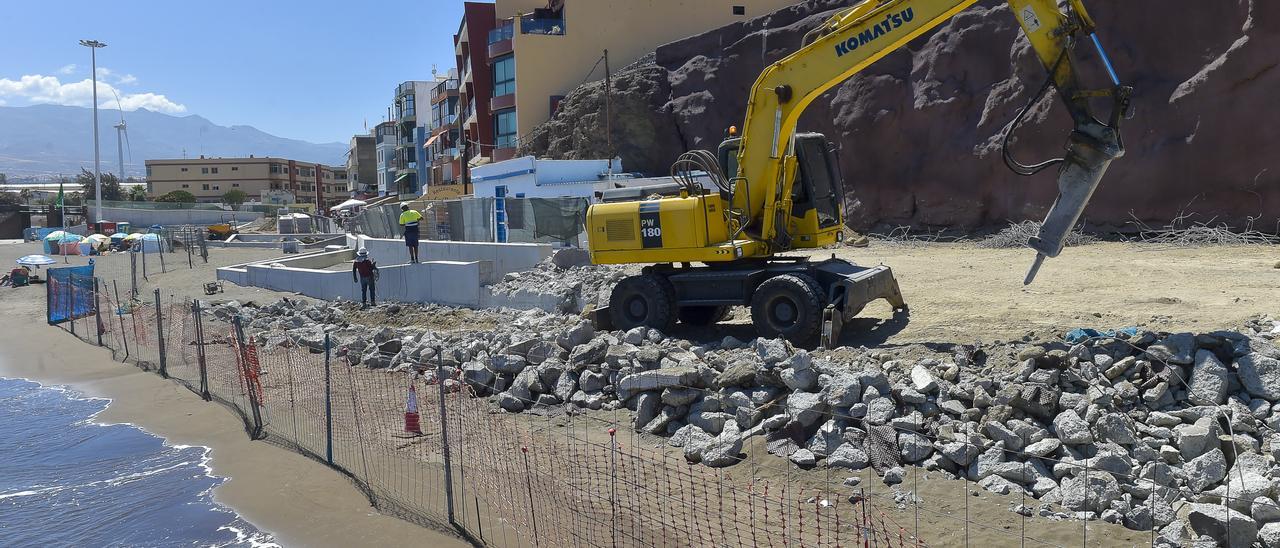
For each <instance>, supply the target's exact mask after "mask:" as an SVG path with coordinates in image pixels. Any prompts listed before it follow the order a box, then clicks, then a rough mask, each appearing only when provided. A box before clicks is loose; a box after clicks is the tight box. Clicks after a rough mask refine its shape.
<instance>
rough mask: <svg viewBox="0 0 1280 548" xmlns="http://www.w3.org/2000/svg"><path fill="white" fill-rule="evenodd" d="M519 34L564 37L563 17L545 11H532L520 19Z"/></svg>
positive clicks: (559, 14)
mask: <svg viewBox="0 0 1280 548" xmlns="http://www.w3.org/2000/svg"><path fill="white" fill-rule="evenodd" d="M520 34H544V35H548V36H564V15H562V14H561V13H557V12H550V13H548V12H547V10H534V12H533V13H532V14H529V15H525V16H522V17H520Z"/></svg>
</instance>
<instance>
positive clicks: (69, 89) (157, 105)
mask: <svg viewBox="0 0 1280 548" xmlns="http://www.w3.org/2000/svg"><path fill="white" fill-rule="evenodd" d="M103 70H106V69H98V71H99V74H102V71H103ZM107 74H110V72H107ZM126 76H129V78H133V77H132V76H131V75H126ZM132 81H137V79H136V78H133V79H132ZM112 91H115V92H116V93H117V94H119V95H120V107H121V108H123V109H124V110H138V109H140V108H145V109H147V110H154V111H156V112H163V113H166V114H180V113H183V112H186V111H187V107H186V106H185V105H182V104H180V103H175V102H173V101H171V100H170V99H169V98H168V97H165V96H164V95H160V94H157V93H121V92H120V90H119V89H116V88H115V87H114V86H112V85H111V84H109V83H107V82H103V81H99V82H98V106H99V107H101V108H115V107H116V102H115V98H114V97H113V96H112V94H111V92H112ZM4 98H11V99H17V100H20V101H24V102H28V103H51V104H55V105H69V106H77V107H87V106H92V105H93V81H92V80H90V79H88V78H86V79H84V80H81V81H79V82H67V83H63V82H62V81H61V80H58V78H57V77H56V76H44V75H41V74H28V75H24V76H22V77H20V78H18V79H17V80H11V79H8V78H0V100H3V99H4Z"/></svg>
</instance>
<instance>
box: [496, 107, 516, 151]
mask: <svg viewBox="0 0 1280 548" xmlns="http://www.w3.org/2000/svg"><path fill="white" fill-rule="evenodd" d="M493 135H494V144H495V145H498V148H511V147H514V146H516V111H515V109H507V110H500V111H498V112H497V113H494V115H493Z"/></svg>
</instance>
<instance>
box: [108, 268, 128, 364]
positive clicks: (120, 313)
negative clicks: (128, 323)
mask: <svg viewBox="0 0 1280 548" xmlns="http://www.w3.org/2000/svg"><path fill="white" fill-rule="evenodd" d="M111 285H112V286H114V287H115V288H116V317H117V318H119V319H120V340H121V341H122V342H123V343H124V359H125V360H127V359H129V336H128V332H127V331H125V329H124V308H123V307H124V304H123V303H121V302H120V284H119V283H116V281H115V280H111ZM113 355H114V353H113ZM121 361H123V360H121Z"/></svg>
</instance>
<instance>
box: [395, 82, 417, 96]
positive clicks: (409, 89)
mask: <svg viewBox="0 0 1280 548" xmlns="http://www.w3.org/2000/svg"><path fill="white" fill-rule="evenodd" d="M415 83H416V82H405V83H403V84H400V85H398V86H396V97H400V96H402V95H408V94H410V93H413V90H414V84H415Z"/></svg>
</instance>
